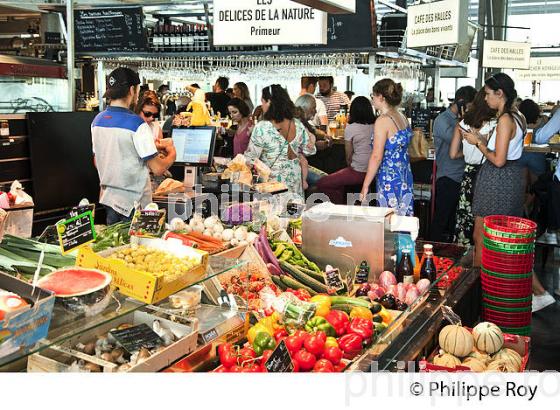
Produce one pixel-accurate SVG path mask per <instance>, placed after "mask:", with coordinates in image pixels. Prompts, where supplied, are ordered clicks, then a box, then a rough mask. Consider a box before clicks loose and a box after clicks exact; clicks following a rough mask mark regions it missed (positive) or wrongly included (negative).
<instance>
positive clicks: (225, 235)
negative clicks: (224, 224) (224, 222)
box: [222, 229, 233, 242]
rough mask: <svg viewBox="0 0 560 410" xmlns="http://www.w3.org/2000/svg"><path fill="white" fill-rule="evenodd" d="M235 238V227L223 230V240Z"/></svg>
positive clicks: (227, 240)
mask: <svg viewBox="0 0 560 410" xmlns="http://www.w3.org/2000/svg"><path fill="white" fill-rule="evenodd" d="M232 239H233V229H225V230H224V231H223V232H222V240H223V241H225V242H229V241H231V240H232Z"/></svg>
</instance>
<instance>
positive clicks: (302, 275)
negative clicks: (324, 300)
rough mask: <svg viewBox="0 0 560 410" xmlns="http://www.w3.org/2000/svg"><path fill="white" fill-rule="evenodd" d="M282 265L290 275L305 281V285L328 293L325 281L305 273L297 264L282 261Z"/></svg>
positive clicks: (319, 291)
mask: <svg viewBox="0 0 560 410" xmlns="http://www.w3.org/2000/svg"><path fill="white" fill-rule="evenodd" d="M280 266H281V267H282V268H283V269H284V270H285V271H287V273H289V274H290V275H292V276H293V277H294V279H296V280H298V281H299V282H301V283H303V284H304V285H306V286H308V287H310V288H312V289H313V290H314V291H315V292H316V293H327V292H328V288H327V286H326V285H325V284H324V283H321V282H319V281H318V280H315V279H313V278H312V277H311V276H309V275H307V274H305V273H303V272H302V271H300V270H299V269H298V268H296V267H295V266H292V265H290V264H289V263H285V262H283V261H280Z"/></svg>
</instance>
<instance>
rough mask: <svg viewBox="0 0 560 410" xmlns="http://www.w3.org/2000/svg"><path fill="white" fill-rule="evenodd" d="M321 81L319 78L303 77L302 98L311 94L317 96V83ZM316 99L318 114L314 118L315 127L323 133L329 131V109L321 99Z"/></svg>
mask: <svg viewBox="0 0 560 410" xmlns="http://www.w3.org/2000/svg"><path fill="white" fill-rule="evenodd" d="M318 81H319V79H318V78H317V77H301V91H300V93H299V95H300V96H302V95H306V94H311V95H313V96H314V95H315V92H316V91H317V82H318ZM313 98H315V106H316V111H317V112H316V114H315V116H314V117H313V121H312V123H313V125H314V126H315V127H318V128H320V129H322V130H323V131H326V130H327V125H328V124H329V119H328V117H327V107H326V106H325V103H324V102H323V101H321V100H320V99H318V98H316V97H313Z"/></svg>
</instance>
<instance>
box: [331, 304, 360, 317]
mask: <svg viewBox="0 0 560 410" xmlns="http://www.w3.org/2000/svg"><path fill="white" fill-rule="evenodd" d="M331 309H334V310H340V311H342V312H344V313H346V314H347V315H349V314H350V312H352V309H354V306H350V305H342V304H341V305H334V306H332V305H331Z"/></svg>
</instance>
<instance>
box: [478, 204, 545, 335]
mask: <svg viewBox="0 0 560 410" xmlns="http://www.w3.org/2000/svg"><path fill="white" fill-rule="evenodd" d="M536 233H537V225H536V224H535V223H534V222H532V221H529V220H527V219H523V218H516V217H511V216H503V215H492V216H487V217H486V218H484V244H483V247H482V272H481V280H482V317H483V319H484V320H485V321H488V322H493V323H495V324H496V325H498V326H500V328H501V329H502V331H504V332H505V333H513V334H517V335H523V336H528V335H529V334H530V333H531V303H532V275H533V265H534V262H535V238H536Z"/></svg>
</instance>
